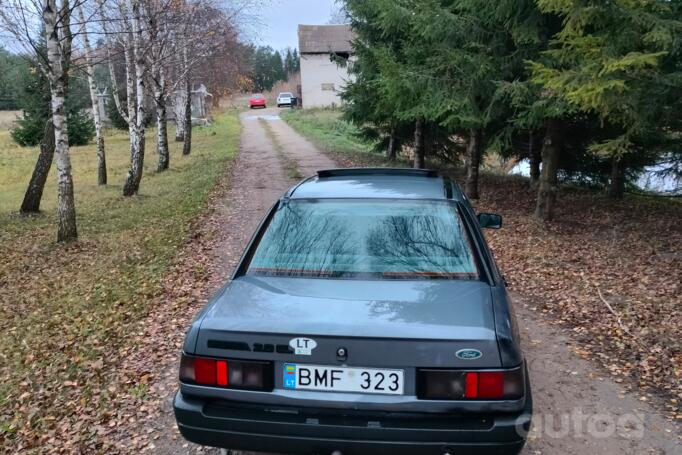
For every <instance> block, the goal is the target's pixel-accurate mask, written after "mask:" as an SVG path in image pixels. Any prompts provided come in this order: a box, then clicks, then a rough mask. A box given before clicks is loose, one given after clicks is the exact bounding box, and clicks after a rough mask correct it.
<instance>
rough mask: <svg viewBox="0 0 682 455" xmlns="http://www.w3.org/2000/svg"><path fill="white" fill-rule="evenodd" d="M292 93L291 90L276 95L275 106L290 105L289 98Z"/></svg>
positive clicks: (291, 96)
mask: <svg viewBox="0 0 682 455" xmlns="http://www.w3.org/2000/svg"><path fill="white" fill-rule="evenodd" d="M293 97H294V95H293V94H292V93H291V92H282V93H280V94H279V95H277V107H282V106H291V98H293Z"/></svg>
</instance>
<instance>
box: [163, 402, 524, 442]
mask: <svg viewBox="0 0 682 455" xmlns="http://www.w3.org/2000/svg"><path fill="white" fill-rule="evenodd" d="M173 405H174V409H175V417H176V420H177V423H178V427H179V429H180V432H181V433H182V435H183V436H184V437H185V438H186V439H187V440H189V441H192V442H195V443H198V444H202V445H208V446H213V447H223V448H230V449H238V450H253V451H264V452H286V453H311V454H312V453H331V452H332V451H334V450H340V451H341V452H343V453H344V454H356V453H357V454H362V453H368V454H369V453H371V454H403V453H404V454H413V453H419V454H443V453H445V452H450V453H452V454H453V455H454V454H457V453H467V454H500V455H502V454H504V455H509V454H515V453H518V452H519V451H521V449H522V448H523V446H524V444H525V435H526V433H527V431H528V428H529V426H530V419H531V413H532V400H531V399H530V395H529V396H528V399H527V400H526V407H525V409H524V410H523V411H522V412H521V413H517V414H500V415H494V416H478V415H470V416H456V417H455V416H443V415H435V416H434V415H428V414H423V413H379V412H373V413H368V412H360V411H350V410H349V411H347V412H344V411H338V410H335V411H329V410H324V409H312V408H291V407H290V408H285V407H280V406H268V405H250V404H245V403H240V402H234V401H227V400H221V401H212V400H207V399H203V398H198V397H190V396H185V395H183V394H182V393H181V392H178V393H177V394H176V395H175V400H174V403H173Z"/></svg>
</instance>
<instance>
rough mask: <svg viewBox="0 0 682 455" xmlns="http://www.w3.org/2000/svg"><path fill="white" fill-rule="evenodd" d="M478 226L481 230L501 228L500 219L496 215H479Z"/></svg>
mask: <svg viewBox="0 0 682 455" xmlns="http://www.w3.org/2000/svg"><path fill="white" fill-rule="evenodd" d="M478 224H480V225H481V227H482V228H489V229H499V228H501V227H502V217H501V216H500V215H498V214H496V213H479V214H478Z"/></svg>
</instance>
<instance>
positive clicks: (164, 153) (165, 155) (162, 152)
mask: <svg viewBox="0 0 682 455" xmlns="http://www.w3.org/2000/svg"><path fill="white" fill-rule="evenodd" d="M154 98H155V100H156V101H155V102H156V149H157V151H158V153H159V164H158V166H157V167H156V170H157V171H158V172H163V171H165V170H166V169H168V166H169V165H170V153H169V152H168V118H167V113H166V97H165V94H164V93H163V91H162V90H159V89H158V88H157V89H156V90H155V92H154Z"/></svg>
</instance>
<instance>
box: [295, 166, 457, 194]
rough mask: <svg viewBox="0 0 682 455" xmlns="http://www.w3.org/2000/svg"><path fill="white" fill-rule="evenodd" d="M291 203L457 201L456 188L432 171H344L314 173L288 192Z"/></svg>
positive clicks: (389, 169)
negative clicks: (353, 200) (294, 201)
mask: <svg viewBox="0 0 682 455" xmlns="http://www.w3.org/2000/svg"><path fill="white" fill-rule="evenodd" d="M284 197H286V198H291V199H324V198H330V199H331V198H367V199H372V198H374V199H442V200H455V201H460V200H462V199H463V195H462V192H461V190H460V189H459V186H458V185H457V184H455V183H453V182H452V181H450V180H449V179H448V178H444V177H442V176H439V175H438V174H437V173H436V172H435V171H431V170H426V169H411V168H348V169H327V170H322V171H318V172H317V175H314V176H312V177H309V178H307V179H305V180H303V181H302V182H300V183H299V184H298V185H296V186H294V187H292V188H291V189H289V191H287V192H286V194H285V195H284Z"/></svg>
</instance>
